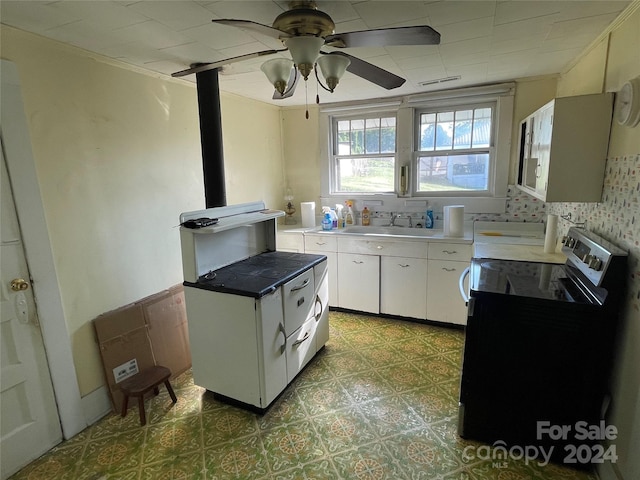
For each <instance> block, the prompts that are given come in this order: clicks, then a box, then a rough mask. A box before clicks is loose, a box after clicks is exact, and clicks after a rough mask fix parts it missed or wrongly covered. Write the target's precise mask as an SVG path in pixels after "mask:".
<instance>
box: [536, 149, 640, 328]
mask: <svg viewBox="0 0 640 480" xmlns="http://www.w3.org/2000/svg"><path fill="white" fill-rule="evenodd" d="M545 213H550V214H556V215H558V216H561V215H567V214H568V213H571V219H572V220H574V221H577V222H586V228H587V230H590V231H592V232H594V233H596V234H598V235H600V236H601V237H604V238H606V239H607V240H609V241H610V242H612V243H614V244H615V245H617V246H618V247H620V248H622V249H624V250H627V251H628V252H629V282H628V290H627V294H628V297H629V302H630V303H629V304H628V305H627V307H628V308H631V309H632V310H631V312H628V313H629V314H631V313H632V312H635V315H638V314H640V153H638V154H634V155H625V156H621V157H611V158H608V159H607V166H606V171H605V178H604V188H603V191H602V201H601V202H600V203H548V204H546V212H545ZM543 216H544V215H543ZM569 226H570V224H569V222H567V221H566V220H562V219H560V222H559V227H558V231H559V232H560V233H561V234H564V233H566V231H567V230H568V229H569Z"/></svg>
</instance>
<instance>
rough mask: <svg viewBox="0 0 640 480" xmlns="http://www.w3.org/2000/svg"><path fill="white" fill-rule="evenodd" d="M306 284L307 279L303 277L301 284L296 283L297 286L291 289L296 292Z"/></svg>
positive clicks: (307, 283) (307, 282)
mask: <svg viewBox="0 0 640 480" xmlns="http://www.w3.org/2000/svg"><path fill="white" fill-rule="evenodd" d="M307 285H309V279H308V278H305V279H304V282H302V285H298V286H297V287H293V288H292V289H291V291H292V292H297V291H298V290H302V289H303V288H304V287H306V286H307Z"/></svg>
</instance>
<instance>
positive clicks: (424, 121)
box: [420, 113, 436, 152]
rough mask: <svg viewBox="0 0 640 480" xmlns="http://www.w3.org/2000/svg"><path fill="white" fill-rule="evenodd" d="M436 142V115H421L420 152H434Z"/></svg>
mask: <svg viewBox="0 0 640 480" xmlns="http://www.w3.org/2000/svg"><path fill="white" fill-rule="evenodd" d="M435 142H436V114H435V113H423V114H422V115H420V150H421V151H423V152H425V151H426V152H432V151H433V148H434V145H435Z"/></svg>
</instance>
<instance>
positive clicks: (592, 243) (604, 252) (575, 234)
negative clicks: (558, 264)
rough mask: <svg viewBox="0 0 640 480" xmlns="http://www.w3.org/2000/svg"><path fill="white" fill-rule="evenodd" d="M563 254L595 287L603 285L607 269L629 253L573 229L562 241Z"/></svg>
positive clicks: (591, 235)
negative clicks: (618, 258) (617, 258)
mask: <svg viewBox="0 0 640 480" xmlns="http://www.w3.org/2000/svg"><path fill="white" fill-rule="evenodd" d="M562 245H563V246H562V253H564V254H565V255H566V256H567V258H568V259H569V260H570V261H571V263H572V264H573V265H574V266H575V267H577V268H578V270H580V271H581V272H582V273H583V274H584V275H585V276H586V277H587V278H588V279H589V280H590V281H591V283H592V284H593V285H595V286H597V287H599V286H601V285H602V279H603V277H604V275H605V273H606V271H607V267H608V266H609V264H610V263H611V261H612V260H613V259H614V258H615V257H620V256H626V255H627V253H626V252H625V251H624V250H622V249H620V248H618V247H616V246H615V245H613V244H612V243H610V242H609V241H607V240H605V239H604V238H602V237H600V236H598V235H596V234H595V233H592V232H588V231H586V230H584V229H581V228H576V227H571V228H570V229H569V232H568V233H567V236H566V237H564V238H563V239H562Z"/></svg>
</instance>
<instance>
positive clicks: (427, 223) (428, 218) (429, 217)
mask: <svg viewBox="0 0 640 480" xmlns="http://www.w3.org/2000/svg"><path fill="white" fill-rule="evenodd" d="M424 227H425V228H433V210H431V209H429V210H427V214H426V215H425V217H424Z"/></svg>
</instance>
